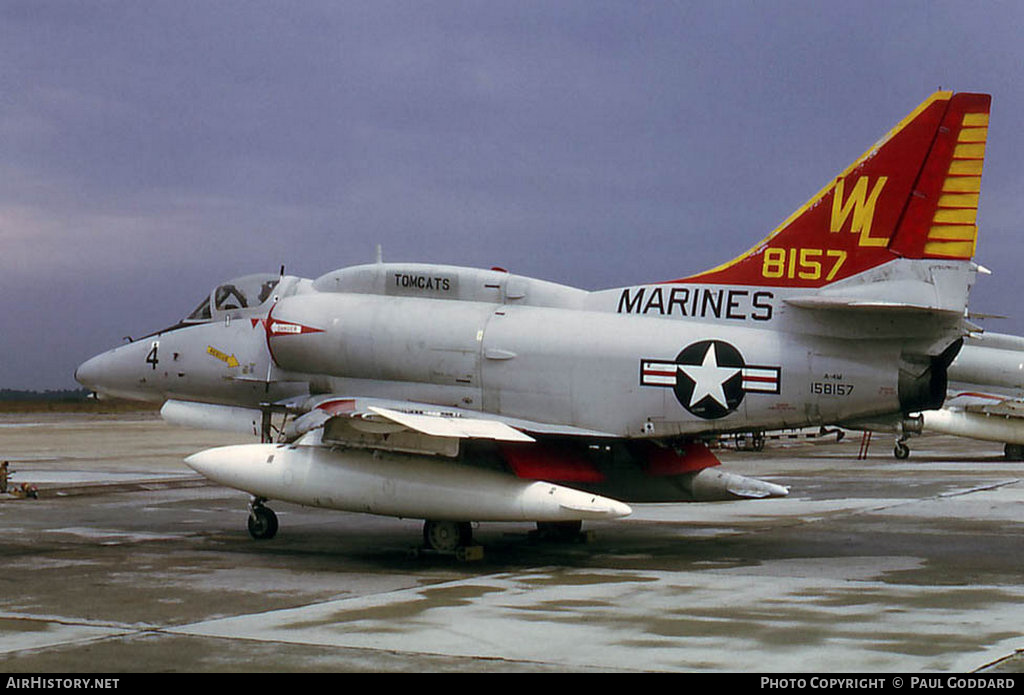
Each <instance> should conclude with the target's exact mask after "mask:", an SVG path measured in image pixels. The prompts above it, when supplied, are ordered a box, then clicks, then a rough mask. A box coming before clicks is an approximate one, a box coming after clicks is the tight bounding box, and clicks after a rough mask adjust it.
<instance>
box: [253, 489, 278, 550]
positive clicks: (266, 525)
mask: <svg viewBox="0 0 1024 695" xmlns="http://www.w3.org/2000/svg"><path fill="white" fill-rule="evenodd" d="M264 502H266V500H265V499H263V498H262V497H257V498H255V499H253V501H252V503H251V504H250V505H249V522H248V526H249V535H250V536H252V537H253V538H255V539H256V540H258V541H263V540H270V539H271V538H273V537H274V536H276V535H277V514H275V513H274V510H273V509H271V508H270V507H265V506H263V503H264Z"/></svg>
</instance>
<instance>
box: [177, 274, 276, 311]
mask: <svg viewBox="0 0 1024 695" xmlns="http://www.w3.org/2000/svg"><path fill="white" fill-rule="evenodd" d="M280 280H281V276H280V275H272V274H270V273H256V274H254V275H244V276H242V277H240V278H235V279H234V280H231V281H229V282H225V283H223V284H221V285H218V286H217V287H216V288H214V290H213V292H211V293H210V296H208V297H206V298H205V299H203V301H202V302H200V303H199V306H197V307H196V308H195V310H194V311H193V312H192V313H191V314H189V315H188V317H187V318H186V319H185V321H184V322H185V323H202V322H203V321H210V320H212V319H220V318H223V317H224V316H226V315H231V314H236V313H242V312H245V310H247V309H255V308H256V307H259V306H262V305H263V304H264V303H265V302H267V301H268V300H269V299H271V297H272V295H273V293H274V288H275V287H277V283H278V282H280Z"/></svg>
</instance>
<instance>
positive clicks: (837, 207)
mask: <svg viewBox="0 0 1024 695" xmlns="http://www.w3.org/2000/svg"><path fill="white" fill-rule="evenodd" d="M888 180H889V177H888V176H879V177H878V180H877V181H875V186H874V188H872V189H871V193H870V194H869V193H868V177H867V176H861V177H860V178H858V179H857V183H855V184H854V186H853V190H852V191H850V197H849V198H847V199H846V201H845V202H844V201H843V192H844V187H845V184H846V179H837V180H836V186H835V194H834V195H833V196H832V219H831V222H830V224H829V231H830V232H838V231H839V230H841V229H842V228H843V225H844V224H846V219H847V218H848V217H850V216H851V214H852V216H853V217H852V221H851V222H850V231H851V232H853V233H854V234H860V239H859V240H858V241H857V245H858V246H885V245H886V244H888V243H889V237H885V238H882V237H873V236H871V222H872V220H873V219H874V217H875V203H877V202H878V196H879V195H881V193H882V188H883V187H884V186H885V182H886V181H888Z"/></svg>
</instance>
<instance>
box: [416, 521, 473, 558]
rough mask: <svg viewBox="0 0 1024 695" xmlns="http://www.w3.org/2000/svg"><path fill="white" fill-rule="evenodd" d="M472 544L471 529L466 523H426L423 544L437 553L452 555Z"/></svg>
mask: <svg viewBox="0 0 1024 695" xmlns="http://www.w3.org/2000/svg"><path fill="white" fill-rule="evenodd" d="M472 542H473V527H472V526H471V525H470V524H469V522H467V521H426V522H425V523H424V524H423V543H424V544H425V545H426V546H427V547H428V548H430V549H431V550H436V551H437V552H439V553H454V552H455V551H456V550H458V549H459V548H460V547H463V546H467V545H470V544H472Z"/></svg>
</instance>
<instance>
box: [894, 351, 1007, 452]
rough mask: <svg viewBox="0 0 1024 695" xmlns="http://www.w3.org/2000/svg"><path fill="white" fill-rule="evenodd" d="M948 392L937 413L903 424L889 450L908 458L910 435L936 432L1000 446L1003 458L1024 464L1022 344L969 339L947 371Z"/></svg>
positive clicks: (931, 412)
mask: <svg viewBox="0 0 1024 695" xmlns="http://www.w3.org/2000/svg"><path fill="white" fill-rule="evenodd" d="M948 372H949V380H950V383H949V390H948V392H947V395H946V401H945V403H943V406H942V408H941V409H939V410H926V411H924V412H922V413H920V414H918V415H915V416H912V417H911V418H909V419H908V420H907V421H906V422H905V423H904V427H903V430H904V435H903V436H902V437H901V438H900V439H898V440H897V442H896V446H895V448H894V450H893V453H894V454H895V456H896V458H901V459H902V458H907V457H908V456H909V455H910V447H909V446H908V445H907V442H906V439H907V437H908V436H909V435H911V434H919V433H921V432H936V433H939V434H951V435H955V436H958V437H967V438H969V439H979V440H983V441H991V442H1002V444H1003V445H1004V448H1003V451H1004V453H1005V454H1006V458H1008V459H1011V460H1018V461H1019V460H1021V459H1024V338H1022V337H1020V336H1015V335H1006V334H1003V333H992V332H988V331H986V332H984V333H972V334H971V335H969V336H967V337H966V338H965V340H964V346H963V348H962V349H961V350H960V353H959V354H958V355H957V356H956V359H955V360H954V361H953V363H952V364H951V365H950V366H949V370H948Z"/></svg>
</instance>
